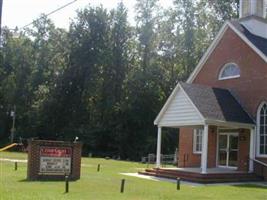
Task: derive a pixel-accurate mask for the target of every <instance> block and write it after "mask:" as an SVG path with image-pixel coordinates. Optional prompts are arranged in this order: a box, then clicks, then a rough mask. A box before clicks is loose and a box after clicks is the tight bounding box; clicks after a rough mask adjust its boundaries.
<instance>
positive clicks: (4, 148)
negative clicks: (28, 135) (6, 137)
mask: <svg viewBox="0 0 267 200" xmlns="http://www.w3.org/2000/svg"><path fill="white" fill-rule="evenodd" d="M18 145H19V144H18V143H13V144H10V145H7V146H6V147H3V148H1V149H0V152H1V151H5V150H7V149H10V148H12V147H15V146H18Z"/></svg>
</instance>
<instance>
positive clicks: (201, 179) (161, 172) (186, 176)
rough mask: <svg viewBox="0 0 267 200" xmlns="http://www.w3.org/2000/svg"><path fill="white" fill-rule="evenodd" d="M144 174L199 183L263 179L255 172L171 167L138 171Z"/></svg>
mask: <svg viewBox="0 0 267 200" xmlns="http://www.w3.org/2000/svg"><path fill="white" fill-rule="evenodd" d="M138 173H139V174H142V175H149V176H155V177H162V178H169V179H177V178H178V177H179V178H181V179H182V180H186V181H192V182H198V183H223V182H246V181H262V180H263V178H262V177H259V176H257V175H256V174H254V173H246V172H235V173H209V174H200V173H196V172H188V171H182V170H171V169H146V170H145V171H141V172H138Z"/></svg>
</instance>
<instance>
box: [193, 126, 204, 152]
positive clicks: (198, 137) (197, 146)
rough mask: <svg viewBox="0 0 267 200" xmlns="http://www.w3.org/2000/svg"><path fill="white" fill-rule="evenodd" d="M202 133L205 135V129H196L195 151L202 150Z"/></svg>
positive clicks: (194, 138)
mask: <svg viewBox="0 0 267 200" xmlns="http://www.w3.org/2000/svg"><path fill="white" fill-rule="evenodd" d="M202 135H203V129H194V137H193V153H201V152H202Z"/></svg>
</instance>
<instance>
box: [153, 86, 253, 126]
mask: <svg viewBox="0 0 267 200" xmlns="http://www.w3.org/2000/svg"><path fill="white" fill-rule="evenodd" d="M179 90H180V91H182V92H184V93H185V94H186V96H187V97H188V98H189V101H190V102H191V103H192V105H193V106H194V108H196V113H195V114H196V115H199V116H201V118H202V120H203V122H204V121H213V122H215V121H216V122H222V123H223V122H225V123H227V122H229V123H236V124H247V125H254V122H253V120H252V119H251V118H250V116H249V115H248V114H247V112H246V111H245V110H244V109H243V108H242V106H241V105H240V104H239V103H238V101H237V100H236V99H235V98H234V96H233V95H232V94H231V92H230V91H229V90H226V89H220V88H213V87H208V86H203V85H198V84H188V83H178V85H177V86H176V88H175V89H174V91H173V93H172V94H171V95H170V97H169V98H168V100H167V102H166V103H165V105H164V106H163V108H162V109H161V111H160V113H159V114H158V116H157V118H156V119H155V121H154V124H156V125H162V126H164V124H162V123H161V120H162V119H163V118H164V117H165V116H164V115H166V111H167V112H168V110H169V107H170V106H171V105H172V102H173V101H174V99H175V98H176V96H177V94H179V93H178V92H179ZM179 112H181V113H182V112H184V111H183V110H181V109H179V110H176V111H175V112H173V113H176V114H177V115H178V114H180V113H179ZM167 114H168V113H167ZM187 117H188V116H186V117H185V118H184V119H181V121H182V122H186V119H187ZM179 119H180V118H179ZM177 124H179V123H178V122H177ZM185 125H187V124H185ZM195 125H197V124H195ZM198 125H200V124H198ZM173 126H174V127H175V124H173Z"/></svg>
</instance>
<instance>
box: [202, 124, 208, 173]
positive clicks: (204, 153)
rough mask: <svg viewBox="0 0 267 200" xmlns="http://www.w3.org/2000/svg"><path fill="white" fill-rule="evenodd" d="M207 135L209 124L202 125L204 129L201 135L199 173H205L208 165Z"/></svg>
mask: <svg viewBox="0 0 267 200" xmlns="http://www.w3.org/2000/svg"><path fill="white" fill-rule="evenodd" d="M208 136H209V126H208V125H207V124H205V125H204V131H203V136H202V153H201V173H202V174H206V173H207V166H208V164H207V163H208Z"/></svg>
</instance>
